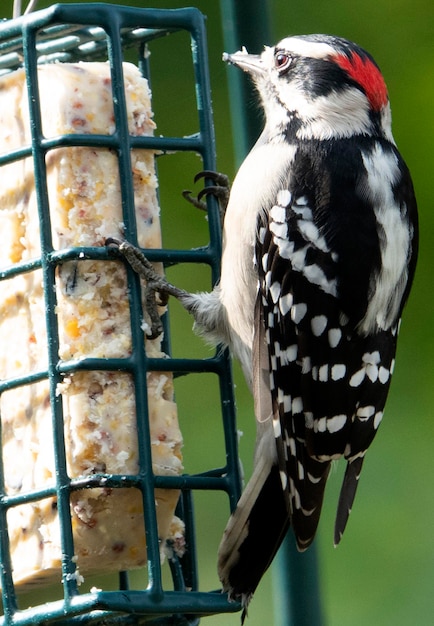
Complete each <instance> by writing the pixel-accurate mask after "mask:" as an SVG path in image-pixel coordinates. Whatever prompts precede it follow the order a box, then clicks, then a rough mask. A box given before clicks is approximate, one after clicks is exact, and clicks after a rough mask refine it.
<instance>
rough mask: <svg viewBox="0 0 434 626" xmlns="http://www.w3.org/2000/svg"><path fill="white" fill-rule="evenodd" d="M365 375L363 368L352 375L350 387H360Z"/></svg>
mask: <svg viewBox="0 0 434 626" xmlns="http://www.w3.org/2000/svg"><path fill="white" fill-rule="evenodd" d="M365 374H366V372H365V368H364V367H362V369H360V370H358V371H357V372H356V373H355V374H353V375H352V376H351V378H350V387H358V386H359V385H361V384H362V382H363V380H364V378H365Z"/></svg>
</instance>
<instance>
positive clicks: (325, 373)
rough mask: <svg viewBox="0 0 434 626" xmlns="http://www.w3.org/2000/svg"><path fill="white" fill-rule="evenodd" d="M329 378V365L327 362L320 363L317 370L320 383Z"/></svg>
mask: <svg viewBox="0 0 434 626" xmlns="http://www.w3.org/2000/svg"><path fill="white" fill-rule="evenodd" d="M328 378H329V366H328V364H325V365H321V367H320V368H319V370H318V380H319V381H320V382H322V383H326V382H327V381H328Z"/></svg>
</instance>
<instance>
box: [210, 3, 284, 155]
mask: <svg viewBox="0 0 434 626" xmlns="http://www.w3.org/2000/svg"><path fill="white" fill-rule="evenodd" d="M220 7H221V14H222V26H223V41H224V46H225V52H229V53H230V52H236V50H239V49H240V48H241V46H245V47H246V48H247V50H248V51H249V52H252V53H255V54H257V53H260V52H261V51H262V49H263V47H264V45H269V44H271V41H272V36H271V26H270V24H271V17H270V10H269V2H267V0H220ZM228 82H229V94H230V108H231V116H232V130H233V137H234V150H235V160H236V163H237V165H240V163H241V162H242V161H243V160H244V158H245V156H246V154H247V153H248V152H249V150H250V149H251V147H252V146H253V144H254V143H255V141H256V139H257V138H258V136H259V134H260V132H261V124H262V122H261V120H262V117H261V114H260V112H259V110H258V107H256V106H254V104H253V103H254V102H255V99H254V96H253V92H252V85H251V82H250V81H249V79H248V77H247V76H246V74H245V73H244V72H240V71H235V70H231V68H229V69H228Z"/></svg>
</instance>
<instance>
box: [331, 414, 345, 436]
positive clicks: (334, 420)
mask: <svg viewBox="0 0 434 626" xmlns="http://www.w3.org/2000/svg"><path fill="white" fill-rule="evenodd" d="M346 423H347V416H346V415H343V414H342V415H334V416H333V417H329V418H328V420H327V430H328V431H329V433H336V432H338V430H341V429H342V428H343V427H344V426H345V424H346Z"/></svg>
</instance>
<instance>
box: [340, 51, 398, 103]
mask: <svg viewBox="0 0 434 626" xmlns="http://www.w3.org/2000/svg"><path fill="white" fill-rule="evenodd" d="M333 61H335V62H336V63H337V64H338V65H339V67H341V68H342V69H343V70H345V71H346V72H347V74H348V75H349V76H351V78H352V79H353V80H354V81H355V82H356V83H358V84H359V85H360V86H361V87H362V89H363V91H364V92H365V94H366V97H367V98H368V100H369V103H370V105H371V107H372V109H373V110H374V111H380V109H382V108H383V107H384V106H385V105H386V104H387V102H388V95H387V87H386V83H385V81H384V78H383V76H382V74H381V72H380V70H379V69H378V67H377V66H376V65H375V63H374V62H373V61H372V60H371V59H370V58H369V57H361V56H360V55H359V54H357V53H355V52H350V55H349V56H346V55H345V54H338V55H336V56H335V57H333Z"/></svg>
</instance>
